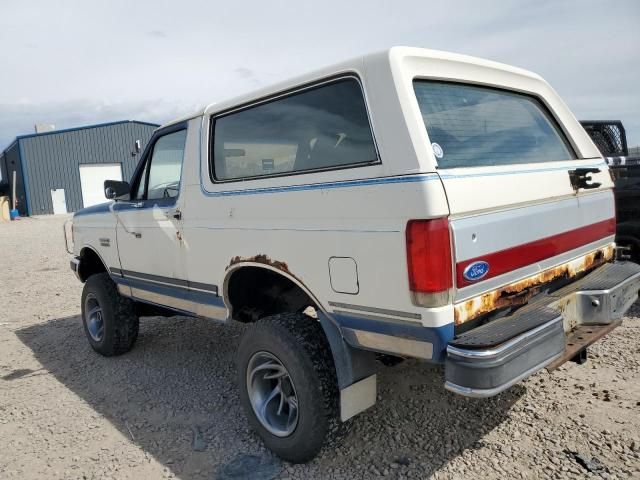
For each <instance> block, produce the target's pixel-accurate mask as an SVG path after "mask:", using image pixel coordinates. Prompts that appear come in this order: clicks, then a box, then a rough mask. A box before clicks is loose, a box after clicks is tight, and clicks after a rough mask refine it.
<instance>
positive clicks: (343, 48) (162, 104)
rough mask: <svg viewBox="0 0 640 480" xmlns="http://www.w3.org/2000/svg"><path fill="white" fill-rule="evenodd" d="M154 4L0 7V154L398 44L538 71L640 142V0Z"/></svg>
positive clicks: (178, 109) (585, 109) (178, 108)
mask: <svg viewBox="0 0 640 480" xmlns="http://www.w3.org/2000/svg"><path fill="white" fill-rule="evenodd" d="M159 4H160V5H161V4H162V3H161V2H157V1H152V0H139V1H137V2H130V1H128V0H112V1H109V2H85V1H81V0H69V2H65V4H64V6H63V7H61V6H60V5H58V4H57V3H55V2H47V1H44V0H42V1H37V0H33V1H30V2H16V1H13V2H2V3H1V4H0V44H1V45H2V48H1V49H0V65H2V66H3V69H2V72H1V73H0V75H1V76H0V83H1V85H2V88H0V142H2V143H1V144H0V145H6V144H7V142H9V141H10V140H11V137H13V136H15V135H16V134H19V133H26V132H31V131H32V130H33V123H35V122H36V121H37V122H50V123H55V124H56V125H57V126H59V128H62V127H65V126H76V125H79V124H82V123H84V122H86V123H96V122H98V121H112V120H119V119H122V118H123V117H124V118H127V117H128V118H132V119H141V120H150V121H155V122H158V123H160V122H163V121H165V120H166V119H168V118H170V116H172V115H174V114H176V115H182V114H183V113H184V112H185V111H188V110H189V109H190V108H191V106H193V105H201V104H208V103H212V102H217V101H220V100H224V99H225V98H230V97H233V96H236V95H238V94H241V93H244V92H246V91H249V90H253V89H255V88H256V87H258V86H262V85H267V84H270V83H273V82H276V81H279V80H283V79H285V78H287V77H290V76H293V75H297V74H300V73H304V72H305V71H310V70H315V69H317V68H319V67H321V66H324V65H326V64H330V63H333V62H337V61H340V60H344V59H345V58H349V57H353V56H357V55H360V54H363V53H366V52H370V51H375V50H380V49H383V48H387V47H389V46H392V45H413V46H421V47H427V48H435V49H441V50H449V51H454V52H459V53H466V54H470V55H475V56H480V57H484V58H489V59H492V60H497V61H501V62H504V63H508V64H512V65H516V66H519V67H523V68H526V69H529V70H532V71H535V72H537V73H539V74H541V75H542V76H543V77H545V78H546V79H547V80H548V81H549V82H550V83H551V85H553V87H554V88H555V89H556V90H557V91H558V92H559V93H560V95H561V96H562V97H563V98H564V100H565V101H566V102H567V103H568V105H569V106H570V108H571V109H572V110H573V111H574V113H575V114H576V116H577V117H578V118H588V117H589V118H611V119H621V120H622V121H623V122H624V124H625V125H626V127H627V133H628V138H629V141H630V143H631V144H634V145H637V144H640V95H639V94H638V85H640V63H638V62H636V59H637V58H638V56H639V54H640V28H638V23H639V20H640V2H637V1H635V0H627V1H618V2H615V4H614V6H612V5H610V4H609V3H607V2H601V1H597V0H584V1H583V0H567V1H564V2H554V1H537V2H508V1H507V2H475V1H471V0H467V1H465V0H458V1H453V0H450V1H445V0H433V1H429V2H424V1H422V0H407V1H404V2H401V4H397V3H387V2H365V1H364V0H360V1H354V2H344V1H343V0H324V1H323V4H322V5H323V8H320V9H319V8H310V7H309V6H308V4H306V3H304V2H292V1H284V0H275V1H274V2H248V3H247V2H232V3H230V4H228V5H226V6H225V9H224V10H221V9H220V8H219V7H218V5H217V4H216V3H215V2H208V1H204V0H202V1H196V0H190V1H189V0H185V1H184V2H183V3H181V8H171V9H167V8H161V7H159V6H158V5H159ZM194 12H197V13H194ZM238 19H242V20H241V21H239V20H238ZM24 25H29V28H28V30H27V29H25V28H24ZM143 25H152V26H153V28H152V29H150V30H149V29H145V28H144V27H143V28H141V26H143ZM594 32H597V33H594ZM163 38H170V39H171V41H160V40H161V39H163ZM33 46H37V48H33ZM0 148H1V146H0Z"/></svg>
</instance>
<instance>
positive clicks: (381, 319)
mask: <svg viewBox="0 0 640 480" xmlns="http://www.w3.org/2000/svg"><path fill="white" fill-rule="evenodd" d="M333 313H334V314H335V315H352V316H353V313H352V312H347V311H344V310H334V311H333ZM358 318H366V319H367V320H374V321H376V322H385V323H395V324H398V325H410V326H412V327H415V326H418V327H422V324H421V323H418V322H410V321H408V320H401V319H399V318H391V317H380V316H378V315H366V314H363V313H359V314H358Z"/></svg>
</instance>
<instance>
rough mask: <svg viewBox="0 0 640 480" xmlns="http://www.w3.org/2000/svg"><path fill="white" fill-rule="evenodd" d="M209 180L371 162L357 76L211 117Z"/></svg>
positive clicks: (373, 159) (368, 129) (371, 146)
mask: <svg viewBox="0 0 640 480" xmlns="http://www.w3.org/2000/svg"><path fill="white" fill-rule="evenodd" d="M214 121H215V123H214V126H213V167H214V168H213V173H214V178H213V179H214V180H223V181H224V180H239V179H245V178H255V177H261V176H267V175H283V174H290V173H295V172H303V171H312V170H319V169H326V168H340V167H345V166H349V165H358V164H361V165H362V164H368V163H372V162H376V161H377V160H378V156H377V153H376V149H375V145H374V142H373V135H372V133H371V126H370V125H369V118H368V116H367V109H366V106H365V102H364V97H363V95H362V89H361V88H360V85H359V83H358V81H357V80H355V79H344V80H338V81H335V82H332V83H329V84H326V85H321V86H317V87H313V88H310V89H308V90H304V91H302V92H298V93H293V94H291V95H289V96H286V97H283V98H279V99H276V100H272V101H269V102H267V103H263V104H260V105H257V106H254V107H250V108H247V109H245V110H241V111H238V112H233V113H230V114H228V115H225V116H222V117H219V118H216V119H215V120H214Z"/></svg>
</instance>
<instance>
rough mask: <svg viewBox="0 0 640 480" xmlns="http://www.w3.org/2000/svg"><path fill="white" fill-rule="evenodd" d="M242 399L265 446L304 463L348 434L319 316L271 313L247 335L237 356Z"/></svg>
mask: <svg viewBox="0 0 640 480" xmlns="http://www.w3.org/2000/svg"><path fill="white" fill-rule="evenodd" d="M237 367H238V385H239V389H240V401H241V402H242V405H243V407H244V409H245V411H246V413H247V417H248V419H249V423H250V424H251V425H252V427H253V428H254V430H255V431H256V432H257V433H258V434H259V435H260V437H261V438H262V439H263V441H264V443H265V445H266V446H267V447H268V448H269V449H270V450H272V451H273V452H274V453H275V454H276V455H278V456H279V457H281V458H283V459H284V460H287V461H290V462H293V463H301V462H306V461H308V460H311V459H312V458H313V457H315V456H316V455H317V454H318V453H319V452H320V450H321V449H322V447H323V446H325V445H328V444H330V443H332V442H333V441H335V440H337V438H338V437H339V436H340V435H341V434H342V433H344V431H345V427H346V425H345V424H342V423H341V422H340V419H339V418H338V399H339V397H338V395H339V393H338V385H337V380H336V374H335V367H334V364H333V359H332V357H331V350H330V347H329V344H328V342H327V340H326V338H325V336H324V332H323V331H322V328H321V327H320V325H319V323H318V322H317V320H314V319H311V318H309V317H308V316H306V315H303V314H292V313H288V314H281V315H275V316H272V317H267V318H264V319H262V320H260V321H259V322H257V323H256V324H254V325H252V326H251V327H250V328H249V329H248V330H247V332H246V333H245V334H244V336H243V337H242V340H241V342H240V346H239V348H238V355H237Z"/></svg>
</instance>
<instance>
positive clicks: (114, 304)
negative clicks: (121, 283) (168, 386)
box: [82, 273, 139, 357]
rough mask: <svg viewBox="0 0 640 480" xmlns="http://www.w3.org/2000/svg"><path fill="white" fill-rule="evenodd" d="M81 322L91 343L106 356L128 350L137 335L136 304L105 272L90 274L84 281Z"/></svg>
mask: <svg viewBox="0 0 640 480" xmlns="http://www.w3.org/2000/svg"><path fill="white" fill-rule="evenodd" d="M82 324H83V325H84V331H85V334H86V335H87V339H88V340H89V344H90V345H91V347H92V348H93V349H94V350H95V351H96V352H98V353H100V354H101V355H104V356H106V357H111V356H114V355H121V354H123V353H126V352H128V351H129V350H131V349H132V348H133V345H134V344H135V342H136V339H137V338H138V328H139V320H138V316H137V315H136V311H135V305H134V303H133V301H132V300H130V299H128V298H126V297H123V296H122V295H120V294H119V293H118V289H117V287H116V285H115V283H114V282H113V280H111V278H110V277H109V275H108V274H106V273H99V274H96V275H92V276H90V277H89V278H88V279H87V281H86V282H85V284H84V288H83V290H82Z"/></svg>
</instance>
